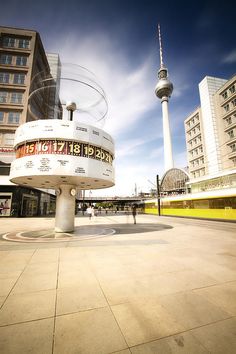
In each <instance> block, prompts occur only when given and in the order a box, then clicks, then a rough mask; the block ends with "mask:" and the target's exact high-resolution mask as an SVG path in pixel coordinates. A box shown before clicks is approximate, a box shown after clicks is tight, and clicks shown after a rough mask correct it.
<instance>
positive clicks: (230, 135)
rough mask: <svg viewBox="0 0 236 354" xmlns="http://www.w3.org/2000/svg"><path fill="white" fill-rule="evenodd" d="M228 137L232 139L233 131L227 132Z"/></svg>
mask: <svg viewBox="0 0 236 354" xmlns="http://www.w3.org/2000/svg"><path fill="white" fill-rule="evenodd" d="M228 135H229V137H230V139H231V138H233V137H234V130H233V129H231V130H229V131H228Z"/></svg>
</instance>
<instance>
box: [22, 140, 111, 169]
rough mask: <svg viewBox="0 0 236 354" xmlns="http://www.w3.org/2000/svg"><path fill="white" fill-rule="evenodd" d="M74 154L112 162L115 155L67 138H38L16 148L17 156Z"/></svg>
mask: <svg viewBox="0 0 236 354" xmlns="http://www.w3.org/2000/svg"><path fill="white" fill-rule="evenodd" d="M44 154H53V155H72V156H81V157H87V158H92V159H96V160H100V161H103V162H106V163H108V164H112V161H113V159H114V157H113V155H112V154H111V153H110V152H109V151H106V150H104V149H102V148H101V147H99V146H95V145H91V144H88V143H82V142H79V141H67V140H52V139H47V140H37V141H31V142H28V143H26V144H22V145H19V146H18V147H17V149H16V158H21V157H24V156H30V155H44Z"/></svg>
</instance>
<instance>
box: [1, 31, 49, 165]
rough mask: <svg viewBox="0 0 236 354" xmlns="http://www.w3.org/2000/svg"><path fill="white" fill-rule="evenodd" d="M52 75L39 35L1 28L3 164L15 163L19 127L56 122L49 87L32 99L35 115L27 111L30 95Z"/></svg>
mask: <svg viewBox="0 0 236 354" xmlns="http://www.w3.org/2000/svg"><path fill="white" fill-rule="evenodd" d="M50 75H51V74H50V66H49V63H48V60H47V57H46V54H45V51H44V48H43V45H42V42H41V39H40V35H39V34H38V33H37V32H36V31H31V30H24V29H16V28H7V27H0V161H3V162H4V161H5V162H11V161H12V158H13V156H14V155H13V149H12V146H13V140H14V133H15V130H16V129H17V127H18V126H19V125H21V124H23V123H25V122H27V121H31V120H34V119H39V118H40V119H45V118H54V110H53V109H52V108H51V107H52V105H51V104H50V100H51V99H52V97H51V96H52V89H51V88H50V87H49V88H48V90H47V89H45V90H39V91H38V94H37V95H34V96H33V97H32V99H31V101H30V104H31V112H32V113H34V114H30V112H29V110H28V104H29V96H30V93H31V92H32V90H35V89H36V88H37V87H38V86H39V85H42V79H43V78H44V77H46V76H47V77H48V76H50ZM32 83H33V84H32ZM48 85H49V86H51V83H50V82H49V84H48ZM45 86H47V83H45ZM53 90H54V91H55V90H56V89H55V87H54V88H53Z"/></svg>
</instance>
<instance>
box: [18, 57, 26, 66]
mask: <svg viewBox="0 0 236 354" xmlns="http://www.w3.org/2000/svg"><path fill="white" fill-rule="evenodd" d="M16 65H19V66H26V65H27V57H26V56H19V55H18V56H17V57H16Z"/></svg>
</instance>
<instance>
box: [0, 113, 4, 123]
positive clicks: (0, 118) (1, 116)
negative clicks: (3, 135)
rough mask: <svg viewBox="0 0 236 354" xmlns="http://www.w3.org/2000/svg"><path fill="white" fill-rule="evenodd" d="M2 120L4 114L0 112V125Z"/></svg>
mask: <svg viewBox="0 0 236 354" xmlns="http://www.w3.org/2000/svg"><path fill="white" fill-rule="evenodd" d="M3 120H4V112H3V111H0V123H3Z"/></svg>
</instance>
